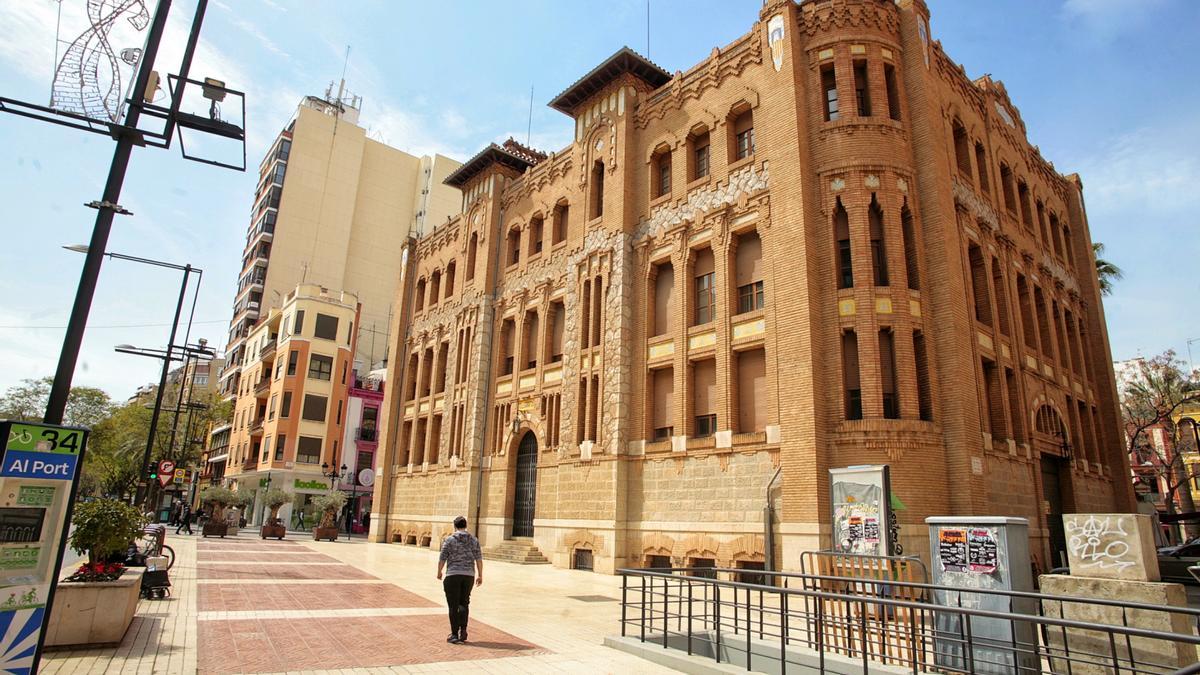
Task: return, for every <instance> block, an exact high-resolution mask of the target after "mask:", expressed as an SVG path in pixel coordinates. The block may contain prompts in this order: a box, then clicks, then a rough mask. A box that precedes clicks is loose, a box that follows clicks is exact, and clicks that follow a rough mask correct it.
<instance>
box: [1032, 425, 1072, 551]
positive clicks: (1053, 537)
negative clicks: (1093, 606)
mask: <svg viewBox="0 0 1200 675" xmlns="http://www.w3.org/2000/svg"><path fill="white" fill-rule="evenodd" d="M1033 428H1034V434H1033V445H1034V449H1035V450H1037V453H1038V454H1037V457H1038V458H1039V460H1040V464H1041V467H1040V468H1041V473H1042V506H1043V510H1044V511H1045V514H1046V530H1047V533H1048V535H1049V537H1048V538H1049V542H1048V543H1049V546H1050V559H1049V565H1048V569H1053V568H1055V567H1058V566H1062V565H1066V564H1067V560H1066V558H1067V536H1066V531H1065V530H1064V528H1063V522H1062V515H1063V514H1064V513H1067V512H1068V511H1070V510H1072V509H1070V508H1069V506H1070V505H1069V503H1068V501H1069V496H1070V479H1071V471H1070V466H1069V448H1070V445H1069V444H1068V442H1067V439H1068V435H1067V427H1066V425H1065V424H1064V423H1063V420H1062V417H1060V416H1059V414H1058V411H1057V410H1055V409H1054V408H1053V407H1051V406H1049V405H1042V406H1040V407H1038V409H1037V412H1036V414H1035V416H1034V427H1033Z"/></svg>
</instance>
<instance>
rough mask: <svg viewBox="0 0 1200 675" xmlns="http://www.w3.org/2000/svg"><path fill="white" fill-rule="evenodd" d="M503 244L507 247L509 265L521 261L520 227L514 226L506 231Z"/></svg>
mask: <svg viewBox="0 0 1200 675" xmlns="http://www.w3.org/2000/svg"><path fill="white" fill-rule="evenodd" d="M505 245H506V247H507V249H508V264H509V265H510V266H511V265H516V264H517V263H519V262H521V228H519V227H514V228H512V229H511V230H509V231H508V239H507V240H506V242H505Z"/></svg>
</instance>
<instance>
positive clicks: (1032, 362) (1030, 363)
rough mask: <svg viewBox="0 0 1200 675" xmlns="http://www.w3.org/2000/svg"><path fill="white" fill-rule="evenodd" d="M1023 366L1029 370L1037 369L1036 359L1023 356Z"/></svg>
mask: <svg viewBox="0 0 1200 675" xmlns="http://www.w3.org/2000/svg"><path fill="white" fill-rule="evenodd" d="M1025 365H1026V366H1028V367H1029V368H1030V369H1031V370H1037V369H1038V363H1037V359H1035V358H1033V357H1032V356H1030V355H1028V354H1026V355H1025Z"/></svg>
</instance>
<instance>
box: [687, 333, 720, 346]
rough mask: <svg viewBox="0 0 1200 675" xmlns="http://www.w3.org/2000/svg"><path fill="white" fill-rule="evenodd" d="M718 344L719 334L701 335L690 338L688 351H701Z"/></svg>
mask: <svg viewBox="0 0 1200 675" xmlns="http://www.w3.org/2000/svg"><path fill="white" fill-rule="evenodd" d="M715 344H717V332H716V331H711V332H708V333H700V334H699V335H693V336H692V337H690V338H688V349H700V348H702V347H711V346H713V345H715Z"/></svg>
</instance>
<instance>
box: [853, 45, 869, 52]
mask: <svg viewBox="0 0 1200 675" xmlns="http://www.w3.org/2000/svg"><path fill="white" fill-rule="evenodd" d="M850 53H851V54H866V53H867V46H866V45H850Z"/></svg>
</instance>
